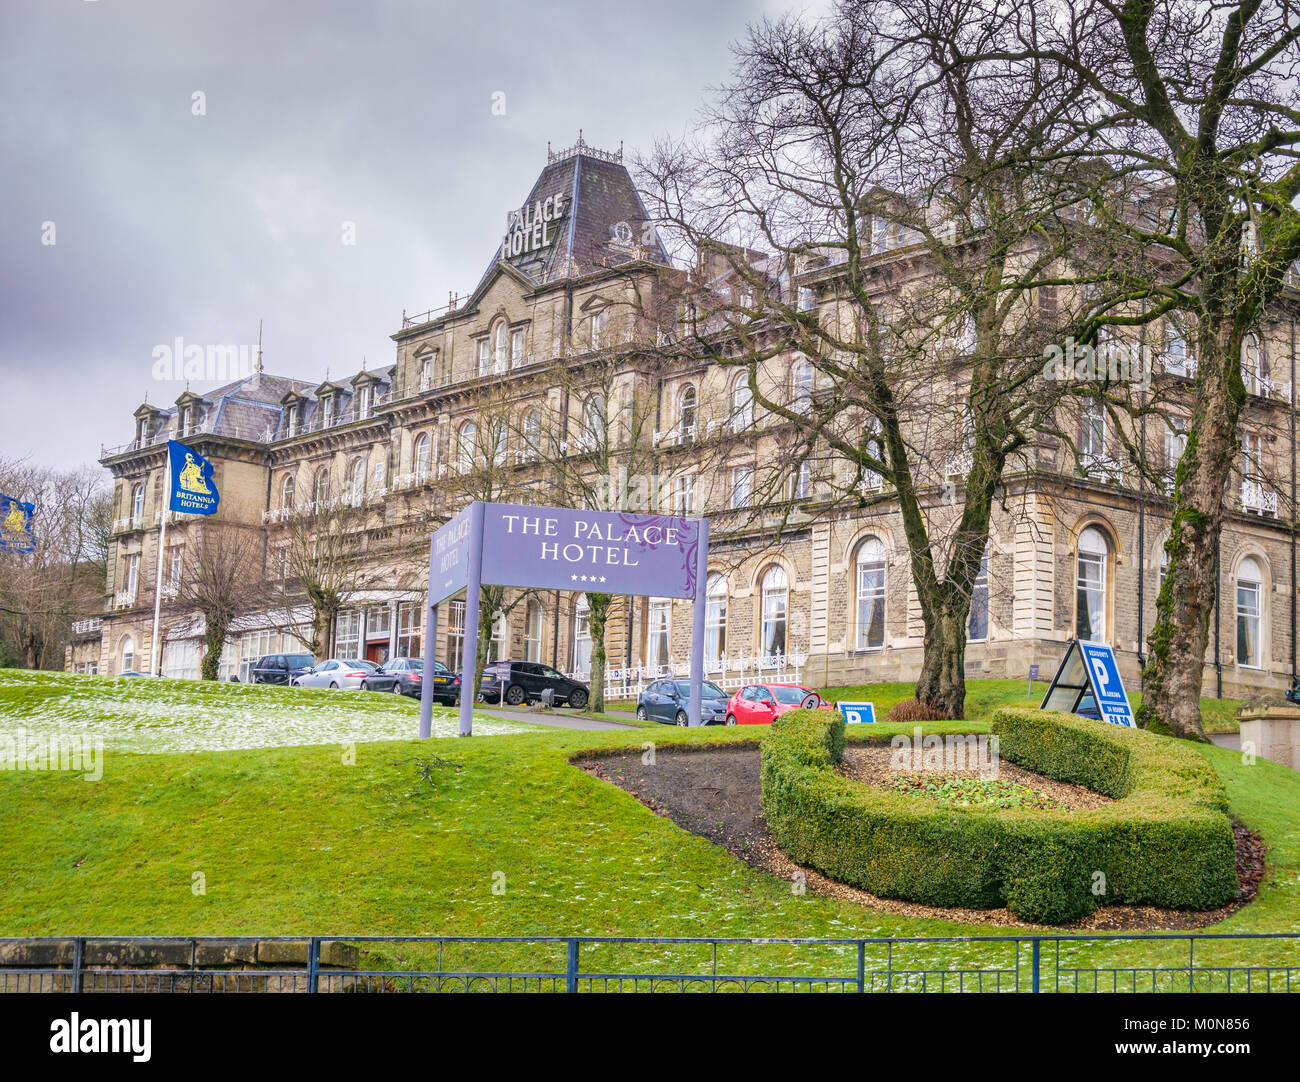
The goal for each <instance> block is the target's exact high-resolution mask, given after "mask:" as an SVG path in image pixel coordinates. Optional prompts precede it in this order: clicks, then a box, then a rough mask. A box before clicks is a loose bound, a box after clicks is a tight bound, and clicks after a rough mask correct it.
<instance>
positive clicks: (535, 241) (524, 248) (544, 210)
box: [501, 195, 567, 259]
mask: <svg viewBox="0 0 1300 1082" xmlns="http://www.w3.org/2000/svg"><path fill="white" fill-rule="evenodd" d="M566 207H567V204H566V203H565V201H564V196H562V195H550V196H547V197H546V198H545V199H539V200H538V201H537V202H536V203H534V204H532V205H531V206H524V207H523V208H521V209H520V210H516V211H512V212H511V213H510V225H509V227H508V228H507V229H506V235H505V239H504V240H503V241H502V242H501V258H502V259H513V258H515V257H517V256H521V255H527V254H528V253H529V252H536V251H539V250H541V249H542V248H546V247H549V246H550V244H551V242H552V241H553V240H555V228H554V227H555V223H556V222H558V221H559V220H560V219H561V218H563V217H564V211H565V209H566Z"/></svg>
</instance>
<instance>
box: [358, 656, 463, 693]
mask: <svg viewBox="0 0 1300 1082" xmlns="http://www.w3.org/2000/svg"><path fill="white" fill-rule="evenodd" d="M446 671H447V666H446V665H444V664H443V663H442V662H441V661H435V662H434V663H433V669H432V670H431V674H432V675H435V676H436V675H437V674H438V673H445V672H446ZM423 683H424V658H422V657H390V658H389V659H388V660H387V661H385V662H384V663H383V664H382V665H380V666H379V667H378V668H376V669H375V671H374V672H372V673H367V674H366V676H365V678H364V679H363V680H362V681H361V690H362V691H391V692H392V693H393V694H394V695H409V696H411V698H413V699H418V698H419V697H420V690H421V688H422V687H423Z"/></svg>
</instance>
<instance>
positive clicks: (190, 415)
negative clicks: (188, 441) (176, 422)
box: [181, 406, 194, 436]
mask: <svg viewBox="0 0 1300 1082" xmlns="http://www.w3.org/2000/svg"><path fill="white" fill-rule="evenodd" d="M193 431H194V407H193V406H182V407H181V435H182V436H188V435H189V434H190V433H191V432H193Z"/></svg>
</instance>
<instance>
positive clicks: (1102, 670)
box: [1079, 642, 1137, 729]
mask: <svg viewBox="0 0 1300 1082" xmlns="http://www.w3.org/2000/svg"><path fill="white" fill-rule="evenodd" d="M1079 649H1080V650H1081V651H1082V652H1083V660H1084V664H1085V665H1087V667H1088V679H1089V681H1090V682H1091V683H1092V692H1093V695H1094V696H1095V697H1096V700H1097V709H1098V711H1099V712H1100V714H1101V720H1102V721H1108V722H1110V723H1111V724H1112V725H1127V726H1128V727H1129V728H1130V729H1132V728H1136V727H1137V721H1136V720H1135V719H1134V717H1133V709H1132V707H1130V706H1129V702H1128V693H1127V692H1126V691H1125V690H1124V681H1123V680H1121V679H1120V675H1119V664H1118V663H1117V662H1116V661H1115V651H1114V650H1112V649H1111V648H1110V647H1109V646H1107V645H1106V644H1105V643H1102V642H1081V643H1079Z"/></svg>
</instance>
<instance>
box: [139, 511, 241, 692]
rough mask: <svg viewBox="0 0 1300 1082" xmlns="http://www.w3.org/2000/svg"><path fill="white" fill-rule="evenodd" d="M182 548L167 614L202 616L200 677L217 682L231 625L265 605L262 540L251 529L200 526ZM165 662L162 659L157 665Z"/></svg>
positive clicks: (192, 528) (191, 529)
mask: <svg viewBox="0 0 1300 1082" xmlns="http://www.w3.org/2000/svg"><path fill="white" fill-rule="evenodd" d="M183 546H184V547H183V549H182V554H181V561H180V574H179V576H178V577H177V579H176V580H175V581H174V582H172V583H171V584H170V586H171V587H172V588H173V590H174V593H173V595H172V600H171V602H170V604H169V611H171V612H174V613H187V614H188V613H197V614H198V615H200V616H202V617H203V645H204V649H203V658H202V661H201V663H200V673H201V676H202V678H203V679H204V680H215V679H217V674H218V673H219V672H220V670H221V655H222V652H223V651H224V649H225V645H226V636H227V635H228V634H229V632H230V628H231V625H232V624H233V623H234V622H235V621H236V620H237V619H239V617H241V616H244V615H247V614H248V613H250V612H254V611H256V610H257V609H259V608H260V607H261V605H262V603H263V601H264V596H263V589H262V575H261V571H262V552H263V545H262V539H261V536H260V532H259V531H254V530H251V529H245V528H241V527H237V526H224V525H220V524H217V523H211V524H209V523H196V524H192V525H191V526H190V528H189V531H188V533H187V536H186V538H185V540H184V542H183ZM159 573H160V574H162V573H163V569H160V572H159ZM161 660H162V659H161V655H160V656H159V664H161Z"/></svg>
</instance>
